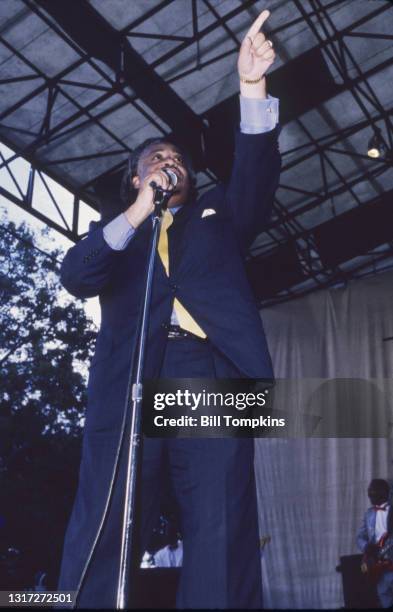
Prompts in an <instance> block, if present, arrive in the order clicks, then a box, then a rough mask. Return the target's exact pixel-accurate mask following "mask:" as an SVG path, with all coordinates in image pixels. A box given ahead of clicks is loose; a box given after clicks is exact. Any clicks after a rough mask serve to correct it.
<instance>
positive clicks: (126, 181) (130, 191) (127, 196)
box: [120, 137, 197, 207]
mask: <svg viewBox="0 0 393 612" xmlns="http://www.w3.org/2000/svg"><path fill="white" fill-rule="evenodd" d="M162 143H166V144H172V145H173V146H175V147H176V148H177V149H178V151H179V153H181V155H182V156H183V159H184V166H185V168H186V170H187V172H188V176H189V178H190V197H191V198H194V197H195V196H196V192H197V190H196V177H195V171H194V168H193V165H192V161H191V157H190V155H189V154H188V153H187V151H185V150H184V149H183V147H181V146H179V145H178V144H177V143H176V142H175V141H174V140H172V139H171V138H170V137H166V138H164V137H161V138H148V139H147V140H145V141H144V142H142V143H141V144H140V145H138V146H137V147H136V148H135V149H134V150H133V151H132V153H130V156H129V158H128V164H127V168H126V169H125V171H124V174H123V176H122V179H121V185H120V198H121V201H122V202H123V204H124V205H125V206H126V207H128V206H129V205H130V204H132V202H133V201H134V200H135V198H136V194H137V193H138V190H137V189H135V188H134V187H133V185H132V179H133V177H134V176H136V175H137V173H138V162H139V160H140V158H141V156H142V153H143V152H144V151H145V150H146V149H147V147H150V146H151V145H155V144H162Z"/></svg>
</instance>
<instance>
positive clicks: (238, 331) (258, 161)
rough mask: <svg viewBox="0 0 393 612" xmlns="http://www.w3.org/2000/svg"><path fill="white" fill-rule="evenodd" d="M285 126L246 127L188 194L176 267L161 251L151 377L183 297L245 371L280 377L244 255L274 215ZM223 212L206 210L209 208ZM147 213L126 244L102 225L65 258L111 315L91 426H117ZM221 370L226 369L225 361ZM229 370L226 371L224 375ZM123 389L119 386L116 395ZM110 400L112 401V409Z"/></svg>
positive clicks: (68, 272) (172, 248)
mask: <svg viewBox="0 0 393 612" xmlns="http://www.w3.org/2000/svg"><path fill="white" fill-rule="evenodd" d="M278 132H279V128H278V127H277V128H275V129H274V130H272V131H271V132H267V133H263V134H253V135H249V134H243V133H238V134H237V137H236V149H235V159H234V164H233V170H232V175H231V178H230V181H229V183H228V184H227V185H219V186H217V187H215V188H213V189H212V190H210V191H209V192H207V193H205V194H204V195H202V196H201V197H200V198H199V199H198V200H197V201H195V202H190V203H187V204H186V205H184V206H183V208H182V209H181V210H179V211H178V213H177V214H176V215H175V217H174V222H173V224H172V226H171V227H170V228H169V231H168V239H169V257H170V274H169V277H168V276H167V275H166V273H165V270H164V267H163V265H162V263H161V260H160V258H159V257H157V262H156V267H155V274H154V288H153V293H152V310H151V320H150V328H149V336H148V348H147V356H146V367H145V376H146V377H147V378H152V377H157V376H159V372H160V366H161V361H162V356H163V350H164V348H165V341H166V330H165V329H164V325H165V324H167V323H168V322H169V321H170V316H171V311H172V307H173V298H174V297H175V296H176V297H177V298H178V299H179V300H180V302H181V303H182V304H183V305H184V306H185V307H186V308H187V310H188V311H189V312H190V313H191V315H192V316H193V317H194V319H195V320H196V321H197V322H198V324H199V325H200V326H201V327H202V329H203V330H204V331H205V332H206V334H207V336H208V337H209V339H210V341H211V343H212V344H213V345H214V346H215V347H216V349H217V351H218V352H219V354H221V355H222V356H223V359H225V360H229V361H230V362H231V363H232V364H234V366H235V367H236V369H237V370H238V372H239V374H238V375H239V376H244V377H250V378H254V377H255V378H272V377H273V372H272V365H271V360H270V355H269V351H268V347H267V343H266V339H265V334H264V331H263V327H262V322H261V318H260V315H259V312H258V309H257V306H256V302H255V298H254V295H253V293H252V291H251V288H250V286H249V283H248V280H247V278H246V275H245V270H244V261H243V260H244V254H245V253H246V251H247V248H248V246H249V245H250V243H251V242H252V241H253V239H254V238H255V237H256V236H257V235H258V234H259V233H260V232H261V231H262V230H263V228H264V226H265V224H266V222H267V221H268V219H269V217H270V214H271V209H272V203H273V196H274V192H275V190H276V187H277V183H278V178H279V172H280V155H279V151H278V144H277V137H278ZM206 208H211V209H213V210H215V211H216V214H213V215H209V216H206V217H202V213H203V211H204V209H206ZM151 232H152V223H151V219H150V218H148V219H146V221H145V222H144V223H143V224H142V225H141V226H140V227H139V228H138V230H137V231H136V234H135V236H134V237H133V238H132V240H131V241H130V242H129V244H128V246H127V247H126V249H125V250H123V251H115V250H113V249H111V247H109V246H108V244H107V243H106V241H105V239H104V237H103V228H102V225H100V224H98V226H97V225H96V226H95V227H93V228H92V230H91V231H90V232H89V234H88V236H87V237H86V238H85V239H84V240H82V241H80V242H79V243H77V244H76V245H75V246H73V247H72V248H71V249H70V250H69V251H68V253H67V255H66V257H65V259H64V262H63V266H62V282H63V285H64V286H65V288H66V289H67V290H68V291H69V292H70V293H71V294H73V295H75V296H77V297H81V298H83V297H92V296H96V295H99V296H100V302H101V309H102V323H101V329H100V332H99V334H98V338H97V343H96V351H95V355H94V358H93V361H92V364H91V372H90V379H89V388H88V395H89V401H88V404H89V405H88V413H87V421H86V427H87V429H88V430H96V429H98V430H107V431H109V430H112V431H114V430H117V429H118V427H119V424H120V421H121V414H120V413H121V411H122V409H123V403H122V402H121V401H120V402H119V403H117V404H116V405H114V401H113V400H114V398H113V389H114V387H115V386H116V388H117V389H120V390H121V392H122V394H123V397H124V394H125V388H126V382H127V380H126V379H127V371H128V369H129V364H130V360H131V358H132V349H133V347H134V344H135V332H136V327H137V322H138V315H139V311H140V306H141V300H142V297H143V285H144V275H145V269H146V261H147V252H148V241H149V237H150V235H151ZM218 372H220V368H219V367H218ZM224 372H225V370H223V376H225V373H224ZM116 395H117V394H116ZM108 404H111V405H112V408H111V413H110V414H108Z"/></svg>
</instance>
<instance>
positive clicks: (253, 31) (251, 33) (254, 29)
mask: <svg viewBox="0 0 393 612" xmlns="http://www.w3.org/2000/svg"><path fill="white" fill-rule="evenodd" d="M269 15H270V11H268V10H267V9H265V10H264V11H262V13H261V14H260V15H258V17H257V18H256V20H255V21H254V23H253V24H252V25H251V27H250V29H249V30H248V32H247V34H246V36H245V38H251V40H254V37H255V36H256V35H257V34H258V32H259V30H260V29H261V27H262V26H263V24H264V23H265V21H266V19H267V18H268V17H269Z"/></svg>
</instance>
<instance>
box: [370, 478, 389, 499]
mask: <svg viewBox="0 0 393 612" xmlns="http://www.w3.org/2000/svg"><path fill="white" fill-rule="evenodd" d="M370 487H374V488H375V489H378V491H381V492H382V491H383V492H384V493H386V495H388V496H389V490H390V486H389V483H388V481H387V480H383V478H373V480H372V481H371V482H370V484H369V488H370Z"/></svg>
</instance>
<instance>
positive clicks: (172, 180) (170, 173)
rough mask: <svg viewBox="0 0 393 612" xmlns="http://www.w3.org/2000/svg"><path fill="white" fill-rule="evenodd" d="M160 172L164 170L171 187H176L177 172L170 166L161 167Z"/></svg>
mask: <svg viewBox="0 0 393 612" xmlns="http://www.w3.org/2000/svg"><path fill="white" fill-rule="evenodd" d="M162 172H164V173H165V174H166V175H167V177H168V179H169V182H170V184H171V187H173V189H174V188H175V187H176V185H177V183H178V180H179V179H178V178H177V174H176V172H173V170H172V169H171V168H163V169H162Z"/></svg>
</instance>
